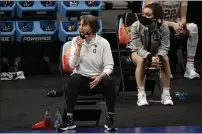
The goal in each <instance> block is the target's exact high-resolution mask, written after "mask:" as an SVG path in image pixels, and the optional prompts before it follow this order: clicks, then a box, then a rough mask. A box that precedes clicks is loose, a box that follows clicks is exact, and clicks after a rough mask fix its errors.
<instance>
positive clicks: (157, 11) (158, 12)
mask: <svg viewBox="0 0 202 134" xmlns="http://www.w3.org/2000/svg"><path fill="white" fill-rule="evenodd" d="M145 8H150V9H151V10H152V11H153V15H154V18H156V19H161V20H163V18H164V12H163V8H162V6H161V5H160V4H159V3H151V4H148V5H146V6H145Z"/></svg>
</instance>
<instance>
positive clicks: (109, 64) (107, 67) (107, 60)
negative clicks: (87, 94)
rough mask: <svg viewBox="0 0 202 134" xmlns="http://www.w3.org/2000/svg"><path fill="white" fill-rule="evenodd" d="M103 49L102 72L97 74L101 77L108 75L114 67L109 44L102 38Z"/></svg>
mask: <svg viewBox="0 0 202 134" xmlns="http://www.w3.org/2000/svg"><path fill="white" fill-rule="evenodd" d="M103 43H104V49H103V57H102V58H103V66H104V69H103V72H102V73H101V74H100V75H99V76H100V77H101V78H102V77H104V76H106V75H108V76H109V75H110V74H111V73H112V71H113V68H114V60H113V56H112V51H111V48H110V44H109V42H108V41H107V40H104V42H103Z"/></svg>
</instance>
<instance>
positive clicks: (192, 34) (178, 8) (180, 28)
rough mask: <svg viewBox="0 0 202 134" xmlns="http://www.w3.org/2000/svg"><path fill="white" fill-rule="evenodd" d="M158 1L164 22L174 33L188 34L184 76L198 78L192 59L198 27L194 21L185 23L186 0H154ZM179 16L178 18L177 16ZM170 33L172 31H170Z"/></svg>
mask: <svg viewBox="0 0 202 134" xmlns="http://www.w3.org/2000/svg"><path fill="white" fill-rule="evenodd" d="M149 3H152V1H148V2H145V4H149ZM155 3H159V4H160V5H161V6H162V7H163V10H164V19H165V20H166V21H165V23H166V24H168V26H169V27H171V28H173V29H174V30H173V31H175V33H174V34H177V35H179V34H185V32H187V31H188V32H187V34H188V40H187V64H186V71H185V74H184V77H185V78H188V79H194V78H199V77H200V75H199V74H198V73H197V72H196V69H195V68H194V59H195V55H196V49H197V45H198V27H197V25H196V24H194V23H187V18H186V17H187V6H188V2H187V1H155ZM179 16H180V18H178V17H179ZM171 34H172V33H171Z"/></svg>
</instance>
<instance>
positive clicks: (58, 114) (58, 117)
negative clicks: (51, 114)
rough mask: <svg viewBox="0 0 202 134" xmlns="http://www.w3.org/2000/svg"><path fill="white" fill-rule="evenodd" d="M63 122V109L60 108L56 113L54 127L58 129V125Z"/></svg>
mask: <svg viewBox="0 0 202 134" xmlns="http://www.w3.org/2000/svg"><path fill="white" fill-rule="evenodd" d="M62 122H63V118H62V114H61V111H60V110H59V109H58V110H57V112H56V114H55V123H54V127H55V128H56V129H58V127H59V126H60V125H61V124H62Z"/></svg>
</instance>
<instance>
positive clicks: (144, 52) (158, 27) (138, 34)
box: [127, 3, 173, 106]
mask: <svg viewBox="0 0 202 134" xmlns="http://www.w3.org/2000/svg"><path fill="white" fill-rule="evenodd" d="M137 17H138V21H136V22H134V23H133V24H132V27H131V40H130V41H129V43H128V45H127V48H128V49H130V50H131V51H130V57H131V60H132V61H133V63H134V64H136V65H137V68H136V71H135V77H136V82H137V86H138V101H137V105H138V106H143V105H148V102H147V99H146V93H145V88H144V84H145V69H146V66H147V63H149V64H150V65H151V66H153V67H159V66H160V65H161V66H162V67H161V81H162V86H163V92H162V95H161V103H162V104H164V105H173V101H172V99H171V97H170V65H169V59H168V56H167V54H168V51H169V48H170V38H169V37H170V32H169V28H168V26H167V24H165V23H164V21H163V9H162V7H161V6H160V5H159V4H157V3H153V4H149V5H147V6H146V7H145V8H144V9H143V12H142V14H139V15H137Z"/></svg>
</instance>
